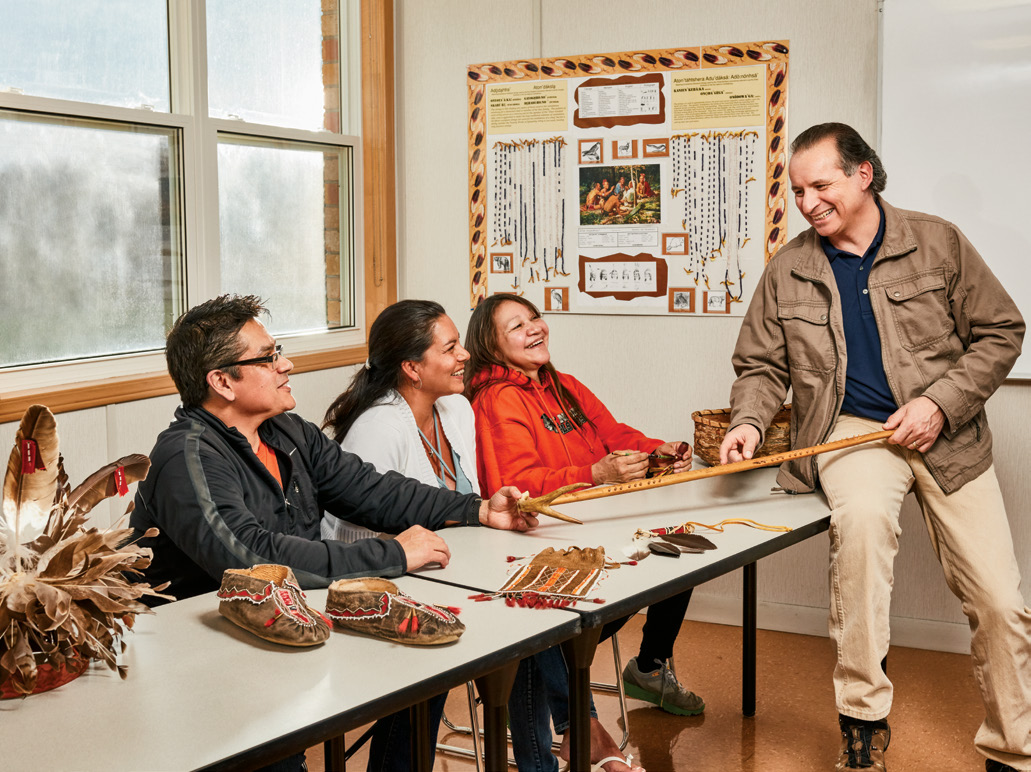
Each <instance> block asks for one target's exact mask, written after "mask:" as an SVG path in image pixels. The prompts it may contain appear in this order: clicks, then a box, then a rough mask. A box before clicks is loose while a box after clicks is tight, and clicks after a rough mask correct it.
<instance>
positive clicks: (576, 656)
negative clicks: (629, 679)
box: [562, 626, 619, 772]
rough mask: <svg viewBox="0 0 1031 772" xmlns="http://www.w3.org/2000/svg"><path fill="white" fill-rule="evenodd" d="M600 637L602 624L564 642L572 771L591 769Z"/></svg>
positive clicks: (584, 771) (579, 771) (570, 765)
mask: <svg viewBox="0 0 1031 772" xmlns="http://www.w3.org/2000/svg"><path fill="white" fill-rule="evenodd" d="M599 638H601V627H600V626H598V627H589V628H587V629H586V630H584V631H583V632H582V633H580V634H579V635H578V636H576V637H575V638H572V639H571V640H568V641H564V642H563V643H562V653H563V654H565V656H566V664H567V666H568V667H569V769H570V772H588V770H590V768H591V700H590V698H591V663H592V662H593V661H594V652H595V650H596V649H597V648H598V639H599ZM616 678H619V674H618V673H617V674H616Z"/></svg>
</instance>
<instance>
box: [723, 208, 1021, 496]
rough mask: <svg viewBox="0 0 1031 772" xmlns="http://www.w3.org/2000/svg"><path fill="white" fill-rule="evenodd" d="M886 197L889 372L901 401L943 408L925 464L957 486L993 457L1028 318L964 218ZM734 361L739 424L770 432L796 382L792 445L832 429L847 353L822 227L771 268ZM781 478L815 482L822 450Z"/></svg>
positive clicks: (874, 271)
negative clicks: (998, 396) (1001, 401)
mask: <svg viewBox="0 0 1031 772" xmlns="http://www.w3.org/2000/svg"><path fill="white" fill-rule="evenodd" d="M881 206H882V207H883V208H884V218H885V225H884V241H883V243H882V245H881V249H880V251H879V252H878V253H877V256H876V257H875V258H874V262H873V266H872V267H871V269H870V278H869V285H868V287H869V290H870V299H871V303H872V306H873V313H874V318H875V319H876V321H877V329H878V331H879V333H880V338H881V358H882V360H883V364H884V372H885V374H886V375H887V379H888V384H889V386H890V387H891V391H892V394H893V395H894V397H895V401H896V402H897V403H898V404H899V405H904V404H905V403H907V402H909V401H910V400H912V399H915V398H916V397H919V396H921V395H923V396H926V397H929V398H930V399H932V400H934V401H935V402H936V403H937V404H938V405H939V406H940V407H941V409H942V411H943V412H944V413H945V419H946V423H945V428H944V429H943V430H942V433H941V435H940V436H939V437H938V439H937V440H936V441H935V443H934V445H932V446H931V448H930V449H929V450H928V451H927V453H926V454H925V461H926V463H927V467H928V469H930V471H931V473H932V474H933V475H934V478H935V480H937V482H938V485H939V486H941V488H942V490H944V491H945V492H947V493H948V492H952V491H954V490H958V489H959V488H960V487H962V486H963V485H964V484H965V483H966V482H968V481H970V480H972V479H974V478H975V477H977V476H978V475H980V474H981V473H982V472H983V471H984V470H986V469H987V468H988V467H989V466H990V465H991V463H992V435H991V432H990V431H989V429H988V422H987V419H986V417H985V413H984V403H985V401H986V400H987V399H988V397H990V396H991V395H992V394H993V393H994V392H995V390H996V389H998V388H999V386H1000V385H1001V384H1002V382H1003V380H1004V379H1005V377H1006V375H1007V373H1009V371H1010V368H1012V367H1013V364H1014V362H1015V361H1016V359H1017V357H1018V356H1019V354H1020V345H1021V341H1022V339H1023V337H1024V320H1023V319H1022V318H1021V315H1020V312H1019V311H1018V310H1017V307H1016V304H1014V302H1013V300H1012V299H1011V298H1010V297H1009V295H1008V294H1007V293H1006V290H1005V289H1003V286H1002V284H1001V283H1000V282H999V280H998V279H997V278H996V277H995V275H994V274H992V272H991V271H990V270H989V269H988V266H986V265H985V263H984V261H983V260H982V259H981V256H980V255H978V253H977V251H976V250H975V249H974V247H973V246H972V245H971V244H970V242H969V241H967V239H966V237H965V236H964V235H963V234H962V233H961V232H960V231H959V229H958V228H956V226H954V225H952V224H951V223H949V222H946V221H945V220H942V219H940V218H938V217H933V216H931V215H926V214H920V213H919V212H908V211H905V210H902V209H895V208H894V207H892V206H890V205H888V204H887V203H886V202H884V201H883V200H882V201H881ZM733 362H734V369H735V371H736V373H737V376H738V377H737V380H736V381H735V382H734V386H733V388H732V390H731V406H732V412H731V426H738V425H740V424H746V423H747V424H752V425H753V426H755V427H756V428H758V429H759V431H760V433H763V432H764V431H765V428H766V427H767V426H768V425H769V422H770V421H771V420H772V417H773V415H774V413H775V412H776V411H777V408H778V407H779V406H780V405H781V403H782V402H783V401H784V400H785V398H786V397H787V394H788V389H789V387H790V389H791V392H792V394H791V402H792V405H793V409H792V416H791V447H793V448H799V447H806V446H809V445H816V444H818V443H820V442H823V441H824V440H825V439H826V438H827V436H828V434H829V432H830V430H831V427H832V426H833V424H834V421H835V419H836V418H837V415H838V412H839V411H840V409H841V400H842V396H843V394H844V389H845V365H846V362H847V353H846V351H845V334H844V328H843V322H842V315H841V301H840V298H839V296H838V287H837V283H836V282H835V279H834V273H833V271H832V270H831V266H830V263H829V262H828V260H827V257H826V255H824V252H823V249H822V248H821V246H820V238H819V236H818V235H817V234H816V232H815V231H814V230H813V229H812V228H810V229H809V230H807V231H805V232H804V233H802V234H800V235H799V236H798V237H796V238H794V239H792V240H791V241H790V242H789V243H788V244H786V245H785V246H784V247H783V248H782V249H781V250H780V251H779V252H778V253H777V255H776V256H775V257H774V258H773V260H771V261H770V263H769V265H767V266H766V270H765V271H764V273H763V276H762V279H761V280H760V283H759V287H758V288H757V289H756V292H755V295H754V296H753V298H752V301H751V304H750V305H749V307H748V312H747V313H746V315H745V319H744V322H743V324H742V326H741V332H740V334H739V336H738V341H737V346H736V348H735V350H734V359H733ZM777 479H778V483H779V484H780V485H781V486H783V487H784V488H785V489H786V490H789V491H795V492H798V493H803V492H809V491H812V490H813V488H814V487H815V486H816V483H817V472H816V459H815V457H810V458H806V459H800V460H798V461H790V462H788V463H786V464H784V465H783V466H782V467H781V470H780V474H779V475H778V478H777Z"/></svg>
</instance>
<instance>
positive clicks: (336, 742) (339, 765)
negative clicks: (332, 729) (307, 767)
mask: <svg viewBox="0 0 1031 772" xmlns="http://www.w3.org/2000/svg"><path fill="white" fill-rule="evenodd" d="M322 750H323V753H324V755H325V758H324V760H323V766H324V767H325V769H326V772H343V771H344V758H345V755H346V752H347V746H346V745H345V743H344V736H343V735H342V734H341V735H337V736H336V737H334V738H332V739H331V740H326V742H324V743H323V744H322Z"/></svg>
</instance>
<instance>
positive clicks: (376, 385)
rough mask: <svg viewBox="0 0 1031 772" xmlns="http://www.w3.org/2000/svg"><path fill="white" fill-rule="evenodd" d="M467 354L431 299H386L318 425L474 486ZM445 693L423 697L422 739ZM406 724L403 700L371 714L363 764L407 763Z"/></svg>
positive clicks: (354, 533) (366, 454) (382, 458)
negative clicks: (393, 709) (374, 717)
mask: <svg viewBox="0 0 1031 772" xmlns="http://www.w3.org/2000/svg"><path fill="white" fill-rule="evenodd" d="M468 359H469V352H467V351H466V350H465V349H464V348H462V344H461V343H460V342H459V335H458V328H457V327H455V323H454V322H453V321H451V319H450V318H449V317H448V315H447V314H446V313H445V312H444V309H443V307H442V306H441V305H440V304H439V303H434V302H433V301H430V300H402V301H400V302H398V303H394V304H393V305H391V306H388V307H387V308H386V309H384V310H383V312H382V313H381V314H380V315H379V316H378V317H377V318H376V321H375V322H373V323H372V328H371V329H370V330H369V360H368V362H366V363H365V366H364V367H362V368H361V369H360V370H358V372H357V373H356V374H355V376H354V378H352V379H351V384H350V386H348V387H347V391H345V392H344V393H343V394H341V395H340V396H339V397H337V398H336V400H335V401H334V402H333V404H332V405H331V406H330V408H329V410H328V411H327V413H326V418H325V421H324V422H323V428H324V429H329V430H330V431H331V434H332V436H333V439H335V440H336V441H337V442H339V443H340V444H341V446H342V447H343V449H344V450H346V451H348V452H350V453H354V454H356V455H357V456H359V457H360V458H361V459H362V460H363V461H366V462H368V463H370V464H372V465H373V466H375V467H376V471H378V472H382V473H386V472H400V473H401V474H403V475H405V476H406V477H413V478H415V479H416V480H419V481H421V482H424V483H426V484H427V485H437V486H440V487H443V488H449V489H451V490H457V491H458V492H459V493H477V492H478V491H479V490H480V485H479V482H477V479H476V439H475V437H476V433H475V419H474V417H473V411H472V407H470V405H469V402H468V401H467V400H466V398H465V397H464V396H462V389H463V387H464V384H463V375H464V374H465V363H466V361H468ZM375 535H376V534H375V533H373V532H372V531H370V530H368V529H367V528H363V527H362V526H359V525H354V524H352V523H348V522H347V521H345V520H341V519H339V518H337V517H334V516H333V515H330V514H329V513H324V514H323V519H322V538H323V539H340V540H343V541H348V542H353V541H356V540H357V539H362V538H367V537H369V536H375ZM446 697H447V695H446V694H443V695H440V696H439V697H435V698H433V699H432V700H430V720H431V724H430V725H431V727H432V731H433V734H434V737H433V739H432V746H431V747H435V746H436V731H437V728H438V726H439V723H440V715H441V713H442V712H443V710H444V701H445V699H446ZM410 732H411V726H410V722H409V718H408V711H407V710H403V711H400V712H399V713H395V714H394V715H392V716H387V717H386V718H383V719H380V720H379V721H377V722H376V726H375V729H374V731H373V736H372V747H371V748H370V750H369V765H368V769H369V770H370V771H371V770H375V771H376V772H380V770H383V771H384V772H385V771H387V770H402V769H407V768H408V763H409V756H408V753H409V748H410V743H409V738H410Z"/></svg>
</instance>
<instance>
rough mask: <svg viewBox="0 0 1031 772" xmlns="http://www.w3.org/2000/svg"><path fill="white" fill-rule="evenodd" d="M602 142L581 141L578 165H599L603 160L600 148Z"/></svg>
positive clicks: (592, 140) (597, 140)
mask: <svg viewBox="0 0 1031 772" xmlns="http://www.w3.org/2000/svg"><path fill="white" fill-rule="evenodd" d="M602 144H603V143H602V141H601V140H600V139H581V140H580V144H579V148H580V163H582V164H600V163H601V162H602V161H604V160H605V159H604V158H602V152H601V146H602Z"/></svg>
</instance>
